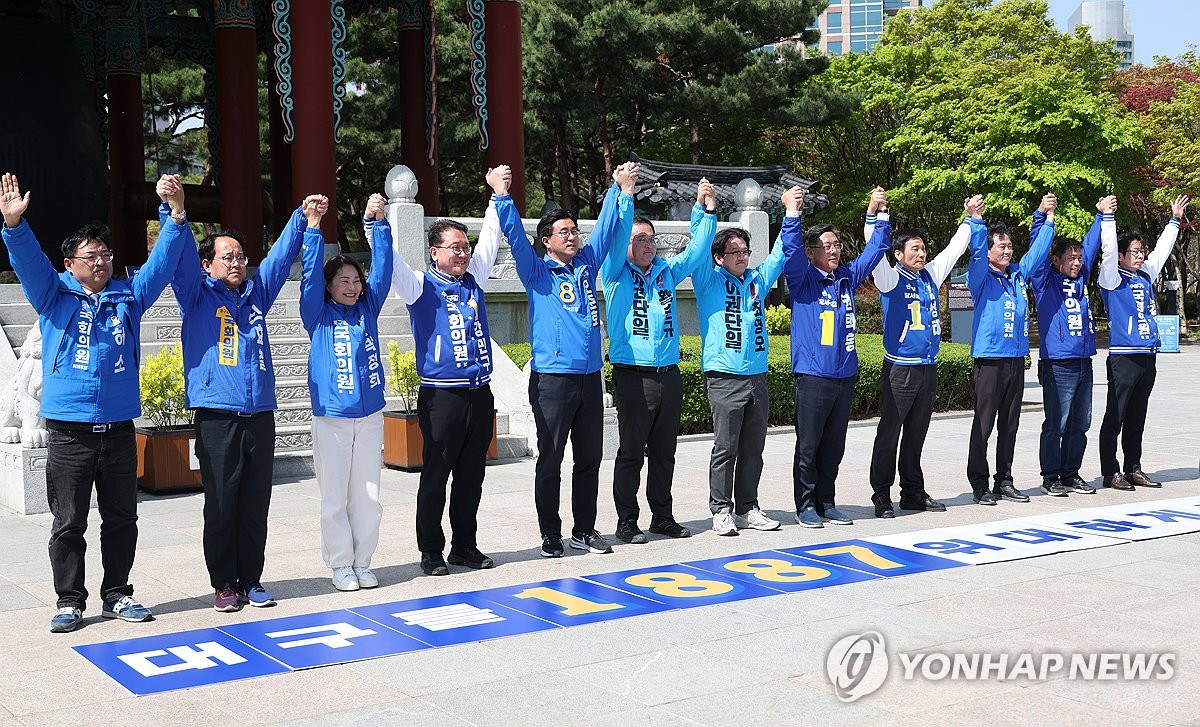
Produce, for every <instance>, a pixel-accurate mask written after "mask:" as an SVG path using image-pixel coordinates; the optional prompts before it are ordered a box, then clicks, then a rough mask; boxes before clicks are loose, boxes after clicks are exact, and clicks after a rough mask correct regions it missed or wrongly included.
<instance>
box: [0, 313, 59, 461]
mask: <svg viewBox="0 0 1200 727" xmlns="http://www.w3.org/2000/svg"><path fill="white" fill-rule="evenodd" d="M41 404H42V331H41V329H40V328H39V327H38V326H36V325H35V326H33V327H32V328H30V329H29V333H26V334H25V342H24V343H22V344H21V355H20V357H19V358H18V359H17V373H16V374H15V375H14V376H13V378H12V380H11V381H9V382H8V383H7V384H6V385H5V386H4V388H3V390H2V391H0V442H4V443H6V444H16V443H17V442H20V443H21V446H22V447H25V448H26V449H34V448H38V447H45V446H46V443H47V442H48V441H49V438H50V435H49V434H48V433H47V432H46V420H45V419H43V418H42V417H41V415H40V414H38V409H39V408H40V407H41Z"/></svg>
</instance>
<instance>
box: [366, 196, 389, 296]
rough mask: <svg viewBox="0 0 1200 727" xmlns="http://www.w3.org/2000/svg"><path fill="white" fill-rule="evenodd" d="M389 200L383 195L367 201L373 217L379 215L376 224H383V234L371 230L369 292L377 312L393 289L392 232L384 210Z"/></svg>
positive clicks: (372, 197)
mask: <svg viewBox="0 0 1200 727" xmlns="http://www.w3.org/2000/svg"><path fill="white" fill-rule="evenodd" d="M372 201H374V202H375V205H376V209H372V208H371V202H372ZM386 202H387V200H385V199H384V198H383V195H381V194H378V193H376V194H373V195H371V198H370V199H369V200H368V201H367V210H368V211H370V212H371V214H372V216H375V215H378V218H377V219H376V220H375V222H376V224H379V223H382V224H381V225H380V226H381V227H382V228H383V229H382V230H381V233H382V234H379V235H376V234H375V231H374V230H371V272H369V273H367V281H366V282H367V290H368V291H370V293H371V302H372V304H373V305H374V306H375V312H376V313H378V312H379V309H380V308H382V307H383V301H385V300H386V299H387V296H388V292H389V291H391V289H392V265H393V260H394V259H395V258H394V257H393V256H392V230H391V227H389V226H388V223H387V222H386V221H385V220H384V219H383V208H384V204H386Z"/></svg>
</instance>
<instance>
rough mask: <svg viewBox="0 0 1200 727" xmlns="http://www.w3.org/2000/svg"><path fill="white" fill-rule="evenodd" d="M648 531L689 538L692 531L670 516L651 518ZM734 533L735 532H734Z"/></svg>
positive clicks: (669, 536) (670, 536)
mask: <svg viewBox="0 0 1200 727" xmlns="http://www.w3.org/2000/svg"><path fill="white" fill-rule="evenodd" d="M650 532H652V533H654V534H655V535H665V536H667V537H668V538H690V537H692V531H691V530H688V529H687V528H685V527H683V526H682V525H680V524H679V523H677V522H675V520H674V519H672V518H651V520H650ZM734 534H735V535H736V533H734Z"/></svg>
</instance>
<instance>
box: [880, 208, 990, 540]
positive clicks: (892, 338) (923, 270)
mask: <svg viewBox="0 0 1200 727" xmlns="http://www.w3.org/2000/svg"><path fill="white" fill-rule="evenodd" d="M963 207H964V208H965V209H966V211H967V219H965V220H963V223H962V224H961V225H959V226H958V230H957V231H956V232H955V233H954V237H952V238H951V239H950V244H949V245H947V246H946V249H945V250H942V251H941V252H940V253H939V254H938V256H937V257H935V258H934V259H933V262H931V263H929V264H928V265H926V264H925V258H926V253H925V234H924V232H922V231H921V230H901V231H900V232H898V233H896V236H895V237H894V238H892V254H893V255H894V256H895V257H896V265H895V267H893V266H892V265H890V264H888V261H887V259H886V258H885V259H883V260H880V261H879V264H878V265H876V266H875V271H874V272H873V273H872V276H873V277H874V279H875V287H877V288H879V302H880V305H881V306H882V308H883V349H884V357H883V374H882V377H881V378H882V380H881V383H880V387H879V389H880V391H879V426H878V427H877V428H876V430H875V446H874V447H873V449H872V452H871V490H872V495H871V502H872V503H874V505H875V517H882V518H890V517H895V512H894V511H893V510H892V481H893V480H895V478H896V458H897V448H899V472H900V509H901V510H930V511H934V512H944V511H945V510H946V506H945V505H943V504H942V503H940V502H938V501H937V500H934V499H933V498H932V497H930V496H929V493H928V492H926V491H925V474H924V472H922V470H921V451H922V450H923V449H924V447H925V435H926V434H927V433H928V432H929V420H930V418H931V417H932V416H933V404H934V397H935V396H936V394H937V356H938V349H939V348H940V346H941V341H942V322H941V315H940V311H939V310H938V307H939V299H938V290H939V289H940V288H941V287H942V283H943V282H945V280H946V278H947V277H949V275H950V271H951V269H953V267H954V263H955V262H957V261H958V259H959V258H960V257H962V254H963V253H964V252H965V251H966V249H967V245H968V243H970V241H971V237H972V235H976V236H978V237H979V238H980V242H981V243H982V239H983V236H984V235H986V234H987V228H986V227H984V226H983V219H982V213H983V197H982V196H980V195H975V196H974V197H971V198H969V199H967V200H964V204H963ZM876 220H877V218H876V216H875V215H872V214H869V213H868V215H867V224H866V226H865V227H864V228H863V239H867V240H869V239H871V236H872V234H873V233H874V231H875V223H876ZM901 431H903V439H901Z"/></svg>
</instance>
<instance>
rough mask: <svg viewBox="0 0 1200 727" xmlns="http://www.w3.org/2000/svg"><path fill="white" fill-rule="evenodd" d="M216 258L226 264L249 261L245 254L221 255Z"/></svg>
mask: <svg viewBox="0 0 1200 727" xmlns="http://www.w3.org/2000/svg"><path fill="white" fill-rule="evenodd" d="M217 259H218V260H220V261H221V262H223V263H225V264H226V265H233V264H234V263H237V264H238V265H245V264H246V263H247V262H249V261H250V258H248V257H246V256H245V255H223V256H222V257H219V258H217Z"/></svg>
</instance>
